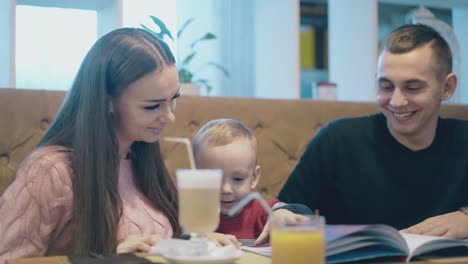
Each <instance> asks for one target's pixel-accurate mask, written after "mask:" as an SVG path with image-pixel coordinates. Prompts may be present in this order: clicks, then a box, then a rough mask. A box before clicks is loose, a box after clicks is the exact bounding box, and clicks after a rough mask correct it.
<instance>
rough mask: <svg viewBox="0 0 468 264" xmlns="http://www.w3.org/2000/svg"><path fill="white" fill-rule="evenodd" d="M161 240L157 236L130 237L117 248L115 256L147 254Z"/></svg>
mask: <svg viewBox="0 0 468 264" xmlns="http://www.w3.org/2000/svg"><path fill="white" fill-rule="evenodd" d="M160 240H162V238H161V237H160V236H158V235H130V236H128V237H127V238H126V239H125V240H124V241H123V242H122V243H120V244H119V245H118V246H117V254H121V253H133V252H144V253H148V252H149V251H150V249H151V247H152V246H154V245H155V244H156V243H157V242H158V241H160Z"/></svg>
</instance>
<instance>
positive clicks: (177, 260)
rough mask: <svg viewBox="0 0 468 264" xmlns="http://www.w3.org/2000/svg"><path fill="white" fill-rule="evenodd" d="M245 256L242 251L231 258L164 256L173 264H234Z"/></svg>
mask: <svg viewBox="0 0 468 264" xmlns="http://www.w3.org/2000/svg"><path fill="white" fill-rule="evenodd" d="M242 255H243V252H242V251H239V254H237V256H231V257H186V256H168V255H166V256H164V259H166V260H167V261H168V262H169V263H171V264H201V263H203V264H228V263H234V261H236V260H238V259H239V258H240V257H241V256H242Z"/></svg>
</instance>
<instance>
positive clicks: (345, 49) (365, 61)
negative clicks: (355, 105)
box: [328, 0, 378, 102]
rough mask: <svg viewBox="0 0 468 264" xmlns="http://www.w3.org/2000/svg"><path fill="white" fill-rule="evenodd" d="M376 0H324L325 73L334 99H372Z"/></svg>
mask: <svg viewBox="0 0 468 264" xmlns="http://www.w3.org/2000/svg"><path fill="white" fill-rule="evenodd" d="M377 24H378V21H377V1H376V0H354V1H343V0H328V32H329V76H330V81H331V82H334V83H336V84H337V99H338V100H345V101H371V102H373V101H375V97H376V91H375V68H376V62H377V27H378V25H377Z"/></svg>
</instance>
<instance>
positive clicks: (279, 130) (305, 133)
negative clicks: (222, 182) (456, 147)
mask: <svg viewBox="0 0 468 264" xmlns="http://www.w3.org/2000/svg"><path fill="white" fill-rule="evenodd" d="M64 96H65V93H64V92H60V91H42V90H21V89H0V193H2V192H3V190H4V188H5V187H6V186H7V184H8V183H9V182H10V179H11V177H12V175H13V174H14V171H15V169H16V167H17V166H18V164H19V162H20V161H21V160H22V159H23V158H24V157H25V155H26V154H27V153H28V152H29V151H31V150H32V149H33V148H34V147H35V146H36V144H37V143H38V142H39V140H40V138H41V137H42V136H43V134H44V132H45V131H46V130H47V128H48V126H49V124H50V122H51V121H52V120H53V118H54V116H55V113H56V112H57V110H58V108H59V107H60V104H61V102H62V100H63V98H64ZM376 111H377V107H376V105H375V104H372V103H349V102H325V101H314V100H273V99H258V98H233V97H197V96H185V97H181V98H180V99H179V100H178V103H177V113H176V118H177V121H176V123H175V124H174V125H172V126H170V127H169V128H168V130H167V131H166V132H165V135H166V136H180V137H189V138H193V136H194V135H195V133H196V131H197V130H198V129H199V128H200V126H202V125H203V124H205V123H206V122H208V121H209V120H211V119H214V118H222V117H230V118H236V119H239V120H241V121H243V122H244V123H245V124H246V125H247V126H249V127H250V128H251V129H253V131H254V132H255V135H256V137H257V139H258V143H259V159H258V160H259V163H260V165H261V167H262V177H261V180H260V183H259V185H258V187H257V188H258V190H259V191H260V192H261V193H262V194H263V195H264V196H265V197H266V198H271V197H273V196H275V195H277V194H278V192H279V190H280V189H281V187H282V186H283V184H284V182H285V181H286V178H287V177H288V175H289V174H290V172H291V171H292V169H293V168H294V166H295V164H296V163H297V161H298V159H299V158H300V156H301V154H302V153H303V151H304V149H305V148H306V146H307V143H308V142H309V140H310V139H311V138H312V137H313V136H314V135H315V133H316V132H317V131H318V130H319V129H320V128H321V127H322V126H323V125H325V124H327V123H328V122H329V121H331V120H333V119H336V118H339V117H350V116H360V115H366V114H371V113H375V112H376ZM442 115H443V116H448V117H456V118H464V119H468V106H453V105H447V106H444V107H443V110H442ZM162 149H163V154H164V158H165V160H166V162H167V165H168V168H169V171H170V173H171V175H174V171H175V169H176V168H188V167H189V162H188V158H187V155H186V152H185V148H184V146H182V145H181V144H175V143H171V142H162Z"/></svg>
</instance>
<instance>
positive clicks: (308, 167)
mask: <svg viewBox="0 0 468 264" xmlns="http://www.w3.org/2000/svg"><path fill="white" fill-rule="evenodd" d="M329 132H330V129H329V126H326V127H324V128H322V129H321V130H320V131H319V132H318V134H317V135H316V136H315V137H314V138H313V139H312V140H311V142H310V143H309V145H308V146H307V149H306V151H305V152H304V154H303V155H302V157H301V159H300V160H299V162H298V164H297V165H296V167H295V168H294V170H293V172H292V173H291V175H290V176H289V177H288V180H287V181H286V184H285V185H284V186H283V188H282V190H281V191H280V194H279V196H278V198H279V200H280V201H281V202H285V203H300V204H303V205H305V206H306V207H305V208H307V207H308V208H307V209H311V210H315V209H318V207H319V206H320V202H321V199H322V196H323V194H324V193H326V192H327V189H328V187H329V186H328V184H329V179H330V177H331V175H329V174H331V170H330V167H332V158H333V157H332V155H331V154H332V153H331V149H332V147H331V146H330V140H329V135H328V134H329ZM302 209H304V208H301V210H302ZM304 212H305V211H304ZM298 213H301V212H298Z"/></svg>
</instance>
